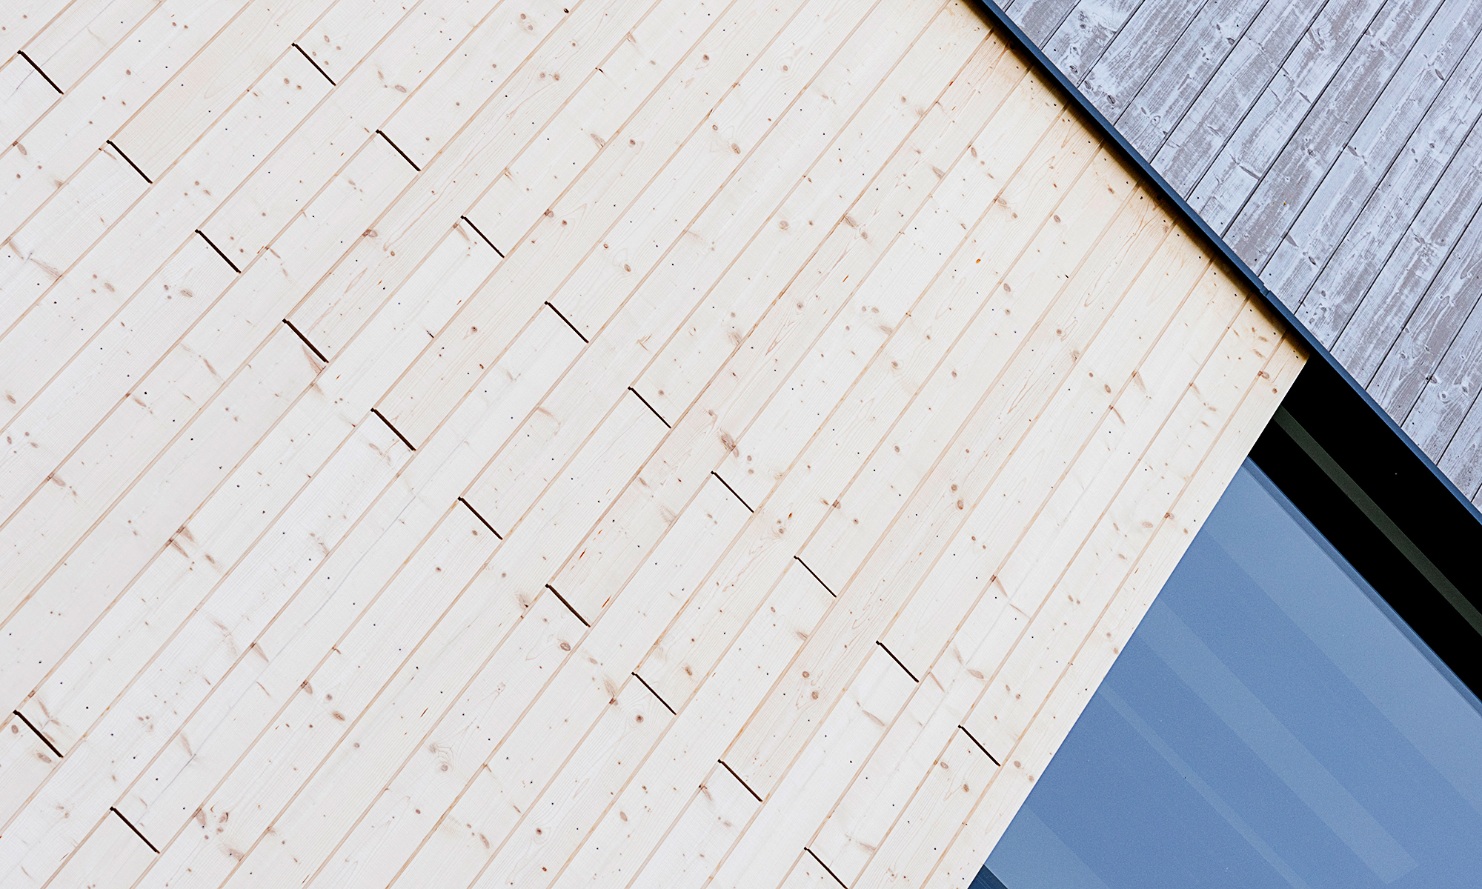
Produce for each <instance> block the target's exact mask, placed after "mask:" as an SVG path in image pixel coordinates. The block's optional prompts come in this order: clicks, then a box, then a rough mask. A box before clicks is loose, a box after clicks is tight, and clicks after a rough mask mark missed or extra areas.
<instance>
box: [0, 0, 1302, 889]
mask: <svg viewBox="0 0 1482 889" xmlns="http://www.w3.org/2000/svg"><path fill="white" fill-rule="evenodd" d="M60 7H61V8H60V9H59V10H50V7H49V6H48V5H47V4H25V3H22V4H19V5H17V4H11V5H10V6H7V8H6V10H5V12H4V13H3V15H4V17H5V20H4V23H3V27H0V37H3V39H4V41H6V42H5V44H4V48H5V50H6V52H7V53H8V55H7V56H6V61H5V63H4V67H3V68H0V83H3V84H4V85H5V88H6V89H8V90H10V94H11V95H13V96H15V97H16V98H14V99H13V100H12V99H10V98H7V99H6V101H5V103H4V109H5V122H6V125H7V126H8V127H9V130H8V131H7V134H6V135H7V139H13V140H14V142H12V143H9V145H8V147H7V148H5V149H4V151H3V152H0V168H3V170H0V198H3V200H0V229H3V234H4V238H5V240H4V243H3V246H0V260H3V262H0V287H3V300H0V309H3V316H0V390H3V396H4V397H3V398H0V426H3V448H0V577H4V578H5V581H4V583H3V585H0V689H3V690H4V693H5V694H6V695H8V697H7V698H6V700H5V701H4V702H3V703H4V705H5V706H4V710H5V712H6V714H7V715H6V716H5V717H4V718H3V719H0V882H3V884H4V885H5V886H7V887H42V886H53V887H62V886H83V885H108V886H140V887H163V886H175V887H182V886H189V887H221V886H288V885H312V886H316V887H329V886H344V887H351V886H354V887H360V886H371V885H395V886H406V887H422V886H496V885H498V886H503V885H512V886H521V887H524V886H537V885H554V884H560V885H569V886H587V885H602V886H623V885H631V886H689V885H694V886H699V885H703V884H707V883H708V884H710V885H726V886H745V887H754V886H767V885H780V886H781V885H785V886H796V887H805V886H827V885H837V883H838V881H842V882H844V883H845V884H846V885H851V886H854V885H858V886H878V885H885V884H887V883H897V884H900V885H910V886H917V885H963V884H965V881H966V880H967V879H968V878H969V876H970V875H971V873H972V871H973V870H974V869H975V868H976V867H977V865H978V864H979V863H980V862H981V861H982V859H983V857H984V856H985V855H986V853H987V851H988V849H989V848H990V846H991V845H992V843H993V841H994V839H995V838H996V836H997V835H998V833H999V832H1000V831H1001V830H1002V829H1003V827H1004V826H1005V825H1006V824H1007V820H1008V818H1009V817H1010V816H1011V815H1012V812H1013V810H1014V808H1015V807H1016V806H1017V805H1018V803H1019V801H1021V800H1022V798H1023V796H1024V794H1025V793H1027V792H1028V788H1029V787H1030V786H1031V784H1032V782H1033V780H1034V776H1035V775H1037V774H1038V773H1039V770H1040V769H1041V768H1042V767H1043V766H1044V765H1045V763H1046V762H1047V761H1048V758H1049V756H1050V755H1051V753H1052V752H1053V751H1054V749H1055V747H1056V746H1057V745H1058V743H1059V741H1060V739H1061V738H1062V737H1063V735H1064V734H1065V732H1066V731H1067V730H1068V728H1069V726H1070V724H1071V723H1072V722H1073V721H1074V719H1075V717H1076V715H1077V714H1078V713H1079V712H1080V709H1081V707H1082V706H1083V705H1084V703H1085V700H1086V697H1087V695H1088V694H1089V692H1090V690H1091V689H1092V688H1094V686H1095V684H1096V683H1097V682H1098V681H1099V679H1100V677H1101V675H1102V674H1103V673H1104V672H1105V671H1106V669H1108V667H1109V666H1110V662H1111V659H1112V657H1113V656H1114V654H1115V652H1116V651H1117V647H1118V646H1119V645H1121V644H1122V643H1123V642H1124V641H1125V639H1126V637H1127V636H1128V634H1129V633H1130V632H1131V629H1132V627H1133V626H1134V625H1135V623H1136V621H1137V619H1138V617H1139V615H1140V614H1141V612H1142V610H1143V609H1145V608H1146V607H1147V605H1148V604H1149V602H1150V600H1151V598H1152V596H1153V595H1154V594H1155V593H1156V591H1157V590H1158V588H1159V587H1160V586H1161V584H1162V581H1163V579H1164V578H1165V577H1166V576H1167V575H1168V573H1169V572H1170V571H1171V570H1172V566H1173V564H1174V562H1175V561H1176V560H1177V558H1178V556H1179V555H1180V554H1181V553H1182V552H1183V549H1184V547H1185V546H1186V545H1187V543H1188V540H1189V537H1190V535H1191V534H1192V533H1193V532H1194V530H1195V529H1196V528H1197V527H1198V525H1199V524H1200V522H1201V521H1202V519H1203V518H1204V516H1205V515H1206V514H1207V513H1208V511H1209V509H1210V508H1211V507H1212V504H1213V502H1214V500H1215V499H1216V498H1217V497H1218V495H1219V493H1220V491H1221V490H1222V489H1223V487H1224V485H1225V483H1226V482H1227V481H1228V479H1229V478H1230V477H1231V476H1232V475H1233V473H1234V471H1235V469H1236V467H1237V466H1238V465H1239V463H1240V461H1241V459H1242V458H1243V456H1244V454H1245V453H1246V451H1247V449H1248V448H1249V447H1250V445H1251V444H1252V442H1253V441H1254V439H1255V437H1256V435H1257V434H1258V433H1259V432H1260V430H1261V428H1262V427H1263V426H1264V424H1265V422H1266V421H1267V419H1268V418H1269V416H1270V415H1271V413H1272V412H1273V411H1274V409H1275V407H1276V404H1277V403H1278V401H1279V399H1280V397H1281V395H1282V393H1283V392H1284V391H1285V389H1286V388H1287V387H1288V386H1289V384H1290V383H1291V381H1292V379H1293V378H1294V376H1295V375H1296V373H1297V372H1298V370H1299V369H1300V367H1301V364H1302V361H1303V357H1302V355H1301V354H1300V351H1299V349H1298V347H1297V346H1295V345H1293V344H1292V343H1291V342H1289V341H1287V340H1286V339H1284V334H1283V331H1282V330H1281V329H1280V327H1279V326H1278V324H1277V323H1276V322H1275V321H1274V320H1273V319H1272V318H1270V317H1268V316H1267V315H1266V314H1265V313H1264V312H1263V310H1262V309H1260V308H1259V307H1258V305H1257V304H1256V303H1254V302H1252V300H1251V299H1250V298H1249V295H1248V294H1246V293H1244V292H1242V290H1241V289H1240V286H1239V285H1238V284H1237V283H1236V282H1234V281H1232V280H1231V279H1230V278H1229V277H1228V276H1227V274H1226V273H1225V271H1224V270H1222V269H1221V268H1220V267H1219V266H1218V265H1216V264H1213V263H1212V262H1211V258H1210V256H1209V255H1208V254H1207V253H1206V252H1205V251H1204V249H1203V248H1202V247H1201V246H1200V244H1199V243H1198V242H1197V241H1196V240H1194V239H1191V237H1190V236H1189V234H1188V233H1186V232H1184V231H1182V230H1180V229H1179V228H1178V226H1177V225H1176V224H1175V223H1174V222H1173V219H1172V217H1171V216H1170V215H1169V214H1168V213H1167V212H1166V210H1165V208H1164V207H1162V206H1160V205H1159V203H1158V201H1157V199H1156V198H1155V197H1153V196H1152V195H1151V194H1149V192H1148V191H1147V190H1146V189H1144V188H1143V187H1142V186H1141V185H1140V184H1139V183H1138V182H1137V181H1136V179H1135V176H1134V174H1133V173H1132V172H1131V171H1129V170H1127V169H1124V168H1123V167H1122V166H1121V165H1120V164H1119V162H1118V161H1117V160H1116V159H1115V156H1114V154H1113V153H1111V152H1110V151H1109V150H1107V149H1106V148H1105V147H1104V146H1102V145H1100V144H1099V143H1098V141H1097V139H1096V138H1095V136H1094V134H1093V133H1092V132H1091V131H1090V130H1088V129H1087V128H1086V127H1085V126H1084V125H1083V124H1082V122H1081V121H1079V120H1078V119H1077V117H1076V116H1075V115H1074V114H1073V113H1071V112H1070V111H1069V110H1067V109H1066V108H1065V107H1063V106H1062V105H1061V103H1060V102H1059V100H1058V99H1057V98H1056V97H1055V95H1054V94H1053V92H1052V91H1051V90H1050V89H1049V88H1048V86H1047V85H1046V84H1045V83H1043V82H1042V81H1041V80H1040V78H1038V77H1037V76H1036V75H1034V74H1033V73H1031V72H1029V71H1028V70H1027V67H1026V64H1025V61H1024V60H1022V59H1020V58H1018V57H1016V55H1015V54H1014V53H1012V52H1010V51H1008V50H1007V49H1006V46H1005V44H1004V43H1003V42H1001V41H1000V40H999V39H998V37H996V36H995V35H994V34H993V33H991V32H990V31H989V29H988V28H987V26H986V25H985V23H984V22H983V21H982V20H981V19H980V18H979V17H978V16H977V14H976V13H974V12H973V11H972V9H971V8H970V7H969V6H968V5H967V4H965V3H964V2H962V0H867V2H860V0H802V2H798V0H785V2H784V0H559V2H545V0H406V2H403V3H397V2H377V3H372V4H368V3H365V2H363V0H281V2H278V0H272V2H270V0H250V2H244V0H208V2H203V0H190V2H175V0H163V2H155V0H148V2H135V0H112V2H105V0H72V2H70V3H65V4H60ZM53 13H54V14H53ZM1087 21H1088V25H1087V27H1088V28H1090V27H1091V26H1092V22H1091V19H1087ZM1108 21H1111V19H1109V18H1107V17H1106V16H1101V17H1099V18H1095V19H1094V24H1095V27H1097V28H1103V29H1105V28H1106V27H1108V25H1107V24H1106V23H1107V22H1108ZM1111 42H1112V43H1113V44H1114V43H1115V41H1111ZM17 50H24V51H25V52H26V56H24V57H23V56H20V55H16V54H15V51H17ZM1090 62H1091V60H1090V59H1089V57H1088V58H1087V64H1090ZM48 78H49V79H48ZM43 87H44V88H43Z"/></svg>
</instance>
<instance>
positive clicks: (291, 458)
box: [21, 400, 408, 751]
mask: <svg viewBox="0 0 1482 889" xmlns="http://www.w3.org/2000/svg"><path fill="white" fill-rule="evenodd" d="M304 407H305V408H307V409H309V410H314V411H316V412H322V413H325V414H329V415H331V416H332V415H333V414H332V412H331V411H329V410H326V408H327V407H328V406H327V405H326V404H325V403H324V402H323V401H318V400H311V401H309V402H307V403H306V404H305V405H304ZM285 425H286V424H285ZM302 434H303V433H302V430H301V429H295V432H294V435H295V437H296V438H297V437H299V436H301V435H302ZM313 434H314V432H313V431H311V432H310V433H309V435H310V436H312V435H313ZM321 434H322V433H321ZM272 444H273V443H272V442H269V443H268V446H267V447H262V448H260V449H259V450H258V451H256V452H254V453H253V454H252V455H251V456H250V457H249V458H248V459H247V460H246V461H244V464H243V466H242V467H241V468H239V469H238V470H237V471H236V472H235V473H233V476H232V477H230V478H228V479H227V481H226V482H225V483H223V485H222V486H221V488H220V489H219V490H218V492H217V493H216V494H215V495H214V496H213V497H211V498H210V499H209V500H208V501H207V502H206V503H205V504H203V505H202V507H201V509H200V510H198V511H197V512H196V513H195V514H193V515H192V516H191V517H190V519H189V520H188V521H187V522H186V523H185V524H183V525H182V526H181V528H180V530H178V531H177V532H176V533H175V534H174V535H173V536H172V537H171V540H170V543H169V544H168V545H166V546H165V547H163V548H161V549H160V552H159V554H158V555H157V556H156V557H155V559H154V561H152V562H151V563H150V564H149V565H148V566H147V567H146V568H145V569H143V570H142V571H141V572H140V574H139V575H138V577H137V578H135V579H134V580H133V581H132V582H131V583H130V584H129V589H128V590H127V591H126V592H125V593H124V595H122V596H120V597H119V599H118V600H117V601H116V602H115V603H114V604H113V605H112V606H111V607H110V608H109V609H108V610H107V612H105V613H104V615H103V616H102V618H101V619H100V620H99V621H98V623H97V624H96V625H95V626H93V627H92V628H90V630H89V632H88V635H87V636H86V637H84V638H83V639H82V640H80V641H79V643H78V645H77V646H76V647H74V648H73V649H72V650H71V651H69V652H68V653H67V655H66V658H65V659H64V660H62V661H61V662H60V663H59V664H57V666H56V667H55V668H53V669H52V671H51V672H50V673H49V674H48V675H47V677H46V679H45V680H44V681H43V683H42V684H41V685H39V686H38V687H37V689H36V690H35V691H34V692H33V693H32V696H31V697H29V698H27V700H26V701H25V702H24V703H23V704H22V705H21V712H23V713H25V714H26V715H27V717H28V718H30V719H32V720H33V722H34V724H35V725H36V726H37V727H38V728H39V729H41V730H42V731H43V732H45V733H46V734H47V737H49V738H53V739H54V740H53V743H54V744H56V745H57V747H58V748H59V749H61V750H63V751H69V750H71V749H72V748H73V747H74V746H75V745H76V744H77V743H78V742H79V740H81V738H82V737H83V736H84V735H85V734H86V733H87V732H88V729H89V728H90V727H91V726H93V725H95V724H96V721H97V720H99V719H100V718H101V717H102V716H103V714H104V713H106V712H107V711H108V708H109V707H110V706H112V705H113V704H114V703H115V702H116V701H117V699H118V697H119V696H120V695H121V694H123V693H124V692H125V691H126V690H127V689H128V688H129V686H130V685H131V684H132V682H133V681H134V680H135V677H137V676H139V675H141V674H148V673H149V672H152V671H151V667H155V666H157V665H158V663H159V661H160V660H161V659H164V660H165V661H166V662H169V661H170V660H172V659H174V660H175V662H176V664H179V663H181V660H179V659H180V652H179V649H180V648H181V647H182V646H184V647H189V646H195V645H205V646H208V647H209V646H210V645H211V644H212V643H213V641H214V640H213V639H212V633H211V632H210V629H211V628H212V627H213V626H214V627H216V628H217V629H218V630H219V629H220V628H223V627H227V628H231V629H232V631H233V632H242V631H243V630H244V629H245V628H246V627H247V626H250V622H249V615H251V613H252V610H253V608H254V607H257V608H261V607H262V605H261V604H260V603H259V601H258V597H259V596H261V595H262V593H261V592H256V591H259V590H271V589H273V588H274V587H275V586H283V587H289V588H292V587H293V586H295V585H297V584H298V583H301V582H302V581H303V580H304V579H305V577H306V575H307V574H309V573H311V572H312V571H313V570H315V569H316V568H317V567H318V566H319V564H320V562H322V561H323V560H324V558H325V557H326V555H327V552H328V551H332V550H333V548H334V547H336V546H337V545H338V544H339V542H340V541H341V540H342V539H343V538H344V536H345V534H346V533H348V531H349V525H350V524H351V522H352V521H353V520H354V519H356V518H358V517H359V516H360V515H361V514H362V513H364V512H365V511H366V510H367V509H368V508H369V506H370V501H372V500H374V498H375V495H377V494H379V493H380V492H381V491H382V490H383V489H384V488H385V487H386V486H387V485H388V484H389V483H390V481H391V477H392V476H393V475H394V474H395V472H396V470H397V469H399V468H400V467H401V465H402V464H403V463H404V462H405V459H406V456H407V454H408V452H407V451H406V448H405V446H404V445H402V444H401V442H400V441H399V440H398V439H397V438H396V436H395V433H393V432H392V431H391V430H390V429H389V428H388V427H386V426H385V424H382V423H376V422H369V423H362V424H361V425H360V426H359V427H356V429H355V431H354V433H353V434H352V435H351V437H350V440H349V441H347V442H346V443H345V444H344V446H343V448H342V449H341V450H339V451H336V452H335V453H334V454H333V455H332V456H330V458H329V459H327V460H324V461H323V462H322V463H318V462H316V461H317V460H318V458H319V457H320V456H321V454H320V453H319V450H320V449H318V448H304V449H302V450H300V451H297V452H290V453H288V454H286V455H285V454H284V453H283V451H281V450H279V449H277V448H274V447H272ZM283 478H290V479H294V480H298V479H312V480H311V481H309V483H308V484H307V485H303V486H302V488H301V489H300V488H297V487H294V486H292V485H291V484H287V485H285V484H284V483H283V482H281V481H277V480H279V479H283ZM269 480H274V481H277V483H276V484H275V483H274V481H269ZM254 482H255V483H254ZM285 488H286V491H285V490H283V489H285ZM289 498H292V499H291V501H290V502H286V503H285V502H284V501H287V500H289ZM325 510H328V511H327V512H326V511H325ZM274 531H276V532H277V533H276V534H275V533H273V532H274ZM218 644H219V641H218ZM171 649H174V650H171ZM162 656H164V657H163V658H162ZM183 662H184V663H186V664H192V665H193V664H194V663H195V662H194V661H191V660H184V661H183ZM181 678H182V679H183V678H184V677H183V676H182V677H181ZM150 722H151V723H154V722H155V721H154V720H150ZM111 738H112V740H110V741H107V742H105V743H107V744H108V745H110V746H115V747H118V748H126V747H128V746H129V745H128V744H127V743H125V739H124V738H121V737H119V736H118V734H117V733H114V734H113V735H112V736H111ZM133 740H139V739H133Z"/></svg>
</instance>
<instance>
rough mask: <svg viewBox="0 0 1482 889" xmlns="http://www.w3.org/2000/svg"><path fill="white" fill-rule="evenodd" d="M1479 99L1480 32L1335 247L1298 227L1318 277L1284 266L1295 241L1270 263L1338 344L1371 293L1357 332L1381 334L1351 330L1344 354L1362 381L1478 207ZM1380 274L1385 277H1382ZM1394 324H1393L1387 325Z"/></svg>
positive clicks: (1271, 277)
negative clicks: (1323, 245)
mask: <svg viewBox="0 0 1482 889" xmlns="http://www.w3.org/2000/svg"><path fill="white" fill-rule="evenodd" d="M1479 99H1482V40H1478V37H1473V39H1472V47H1470V49H1469V50H1467V56H1466V59H1464V61H1463V62H1461V65H1460V67H1458V68H1457V70H1455V71H1454V73H1452V74H1451V77H1449V79H1448V80H1446V83H1445V86H1443V89H1442V90H1441V93H1439V95H1438V96H1436V101H1435V102H1432V104H1430V107H1429V108H1427V110H1426V113H1424V116H1423V117H1421V120H1420V124H1418V126H1417V127H1415V130H1414V132H1412V133H1411V135H1409V139H1408V141H1406V144H1405V147H1403V150H1402V151H1400V153H1399V154H1398V156H1396V157H1395V160H1393V163H1392V164H1390V167H1389V169H1387V170H1384V178H1383V179H1381V181H1380V182H1378V184H1377V187H1375V188H1374V193H1372V194H1371V196H1369V197H1368V200H1366V203H1365V204H1363V207H1362V209H1360V210H1359V215H1358V218H1356V219H1355V221H1353V224H1352V225H1350V227H1349V228H1347V230H1346V231H1343V233H1341V236H1340V239H1338V242H1337V243H1335V244H1334V249H1332V252H1331V253H1329V255H1328V256H1322V255H1320V249H1319V247H1313V246H1310V244H1313V243H1316V240H1317V239H1316V237H1313V239H1312V240H1307V242H1306V243H1304V239H1303V237H1300V236H1298V230H1300V225H1298V227H1294V231H1292V233H1291V234H1289V236H1288V237H1289V239H1291V240H1292V242H1297V243H1303V249H1301V253H1303V259H1304V261H1306V262H1307V264H1309V267H1310V268H1312V270H1313V271H1315V273H1316V279H1315V280H1313V282H1312V283H1306V277H1307V276H1304V274H1303V271H1304V267H1303V265H1301V264H1295V268H1294V270H1292V271H1283V270H1282V268H1280V253H1282V252H1283V250H1288V249H1292V250H1295V247H1294V246H1292V244H1282V247H1279V250H1277V258H1275V259H1273V261H1272V264H1269V265H1267V270H1266V274H1264V277H1266V280H1267V283H1269V284H1272V287H1273V289H1279V290H1280V292H1283V293H1303V295H1301V298H1300V301H1298V304H1297V305H1295V310H1297V314H1298V316H1300V317H1301V319H1303V320H1304V322H1306V323H1307V326H1309V327H1312V330H1313V333H1316V335H1317V336H1319V338H1320V339H1322V341H1323V342H1337V341H1338V336H1340V335H1341V333H1343V332H1344V329H1346V327H1347V324H1349V320H1350V319H1353V317H1355V313H1356V311H1359V304H1360V301H1363V299H1365V296H1369V295H1371V296H1372V298H1371V301H1369V308H1368V311H1366V313H1365V314H1363V316H1362V319H1360V320H1359V322H1358V327H1356V333H1360V335H1362V333H1365V332H1372V333H1374V335H1372V336H1359V338H1355V336H1350V338H1349V339H1347V341H1346V351H1344V354H1343V362H1344V364H1346V366H1347V367H1349V369H1350V370H1352V372H1353V373H1355V376H1358V378H1360V379H1368V378H1371V376H1372V375H1374V370H1375V369H1377V367H1378V362H1380V360H1383V354H1384V351H1387V348H1389V344H1390V342H1393V341H1395V336H1398V335H1399V327H1400V323H1402V322H1403V319H1405V317H1406V316H1408V314H1409V311H1411V310H1412V308H1414V305H1415V302H1418V299H1420V296H1421V295H1423V293H1424V290H1426V286H1427V284H1429V282H1430V277H1433V276H1435V273H1436V268H1438V267H1439V265H1441V261H1442V259H1443V255H1441V253H1439V252H1438V247H1441V249H1442V250H1445V249H1446V247H1449V244H1454V243H1455V237H1457V236H1460V233H1461V230H1463V227H1464V225H1466V222H1467V218H1469V215H1470V213H1469V207H1473V206H1476V203H1478V200H1482V188H1479V185H1482V182H1479V181H1478V178H1476V176H1475V175H1473V173H1472V170H1473V167H1475V166H1476V164H1478V162H1482V154H1479V151H1482V138H1478V139H1476V141H1475V142H1470V141H1469V136H1470V133H1472V130H1473V129H1475V127H1476V123H1478V120H1479V114H1482V102H1479ZM1329 178H1331V176H1329ZM1315 204H1316V202H1313V203H1309V207H1307V210H1306V213H1304V215H1315V216H1317V219H1319V221H1320V222H1323V224H1326V222H1328V219H1326V216H1328V215H1335V213H1332V210H1326V212H1325V213H1316V212H1315V210H1316V209H1317V207H1316V206H1315ZM1427 207H1429V210H1427ZM1448 228H1449V231H1448ZM1381 274H1383V276H1387V277H1386V279H1383V280H1381ZM1396 316H1398V317H1396ZM1386 324H1387V332H1384V330H1381V327H1380V326H1386ZM1365 345H1368V347H1369V348H1365ZM1374 347H1377V348H1374Z"/></svg>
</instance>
